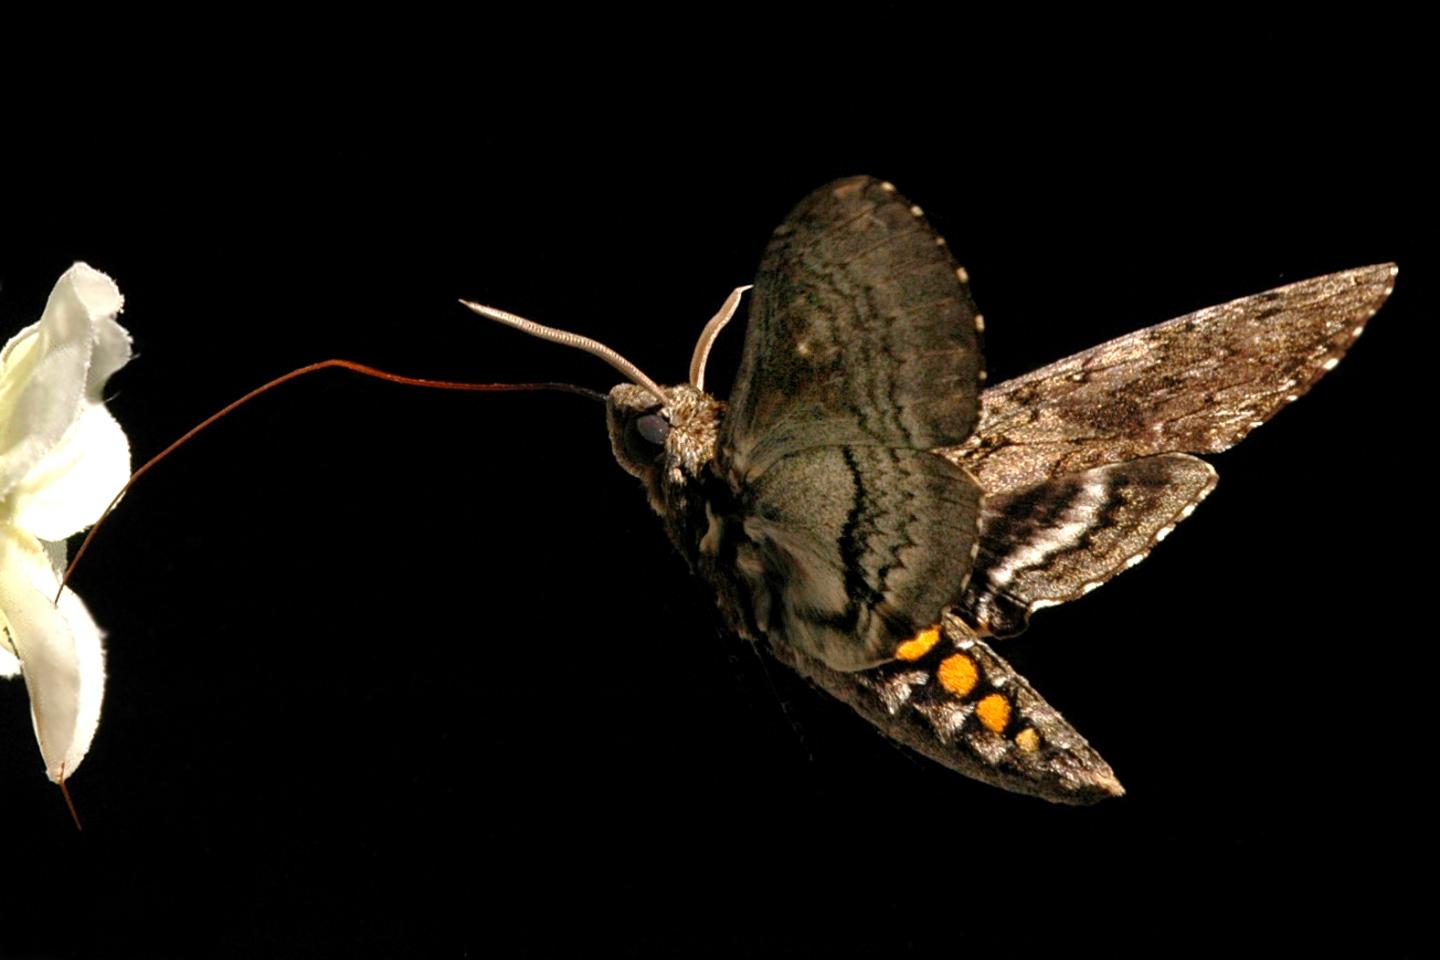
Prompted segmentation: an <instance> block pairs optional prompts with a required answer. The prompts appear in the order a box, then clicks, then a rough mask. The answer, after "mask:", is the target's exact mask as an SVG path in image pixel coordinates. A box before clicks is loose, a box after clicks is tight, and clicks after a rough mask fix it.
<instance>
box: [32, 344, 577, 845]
mask: <svg viewBox="0 0 1440 960" xmlns="http://www.w3.org/2000/svg"><path fill="white" fill-rule="evenodd" d="M332 367H335V368H339V369H341V370H349V371H351V372H353V373H359V374H362V375H364V376H367V377H374V378H375V379H377V380H388V381H389V382H391V383H401V384H404V385H406V386H409V387H429V388H431V389H434V390H465V391H470V392H475V393H519V392H525V391H531V390H554V391H557V392H559V393H573V394H576V395H577V396H581V397H589V398H590V399H591V400H598V401H599V402H600V403H604V402H605V394H603V393H600V392H599V391H598V390H591V389H590V388H589V387H579V386H576V385H575V384H573V383H461V382H457V381H454V380H426V379H423V378H421V377H405V376H401V375H400V374H398V373H390V372H389V371H388V370H381V369H379V368H378V367H371V366H367V365H366V364H363V363H356V362H355V361H354V360H321V361H320V362H319V363H311V364H307V365H306V366H303V367H299V368H297V369H295V370H291V371H290V372H289V373H283V374H281V375H280V376H278V377H276V378H275V379H274V380H271V381H269V382H268V383H263V384H261V385H260V386H258V387H256V388H255V389H254V390H251V391H250V392H249V393H247V394H245V395H244V396H242V397H240V398H239V399H238V400H232V401H230V402H229V403H227V404H226V405H225V406H223V407H221V408H220V409H219V410H217V411H215V412H214V413H212V414H210V416H208V417H206V418H205V419H204V420H201V421H200V422H199V423H197V424H196V425H195V426H193V427H191V428H190V429H189V430H187V431H185V432H184V433H183V434H181V435H180V438H179V439H178V440H175V441H174V442H172V443H171V444H170V445H169V446H168V447H166V448H165V449H164V450H161V451H160V452H159V453H157V454H155V456H153V457H151V458H150V459H149V460H146V461H145V463H143V464H142V465H141V466H140V468H139V469H138V470H136V471H135V472H134V473H132V474H130V479H129V480H126V481H125V486H123V487H121V488H120V492H118V493H116V494H115V496H114V498H113V499H111V501H110V503H109V505H108V506H107V507H106V508H105V511H104V512H103V513H101V514H100V518H99V519H98V520H96V521H95V525H94V526H92V527H91V528H90V531H89V532H88V533H86V534H85V539H84V540H82V541H80V549H78V550H76V551H75V556H74V557H73V558H72V559H71V561H70V566H68V567H66V568H65V576H63V577H61V578H60V589H58V590H56V591H55V602H56V603H59V602H60V595H61V594H62V593H64V592H65V586H66V584H68V583H69V582H70V578H71V577H72V576H74V575H75V568H76V567H77V566H79V564H80V558H81V557H83V556H85V551H86V550H88V549H89V548H90V541H91V540H94V539H95V534H97V533H99V532H100V526H101V525H102V524H103V523H104V522H105V520H106V519H107V518H108V517H109V516H110V514H111V513H112V512H113V511H114V510H115V507H116V505H117V504H119V502H120V498H121V497H123V496H125V494H126V493H128V492H129V490H130V488H131V487H133V486H135V481H137V480H139V479H140V478H141V477H143V476H145V474H147V473H149V472H150V469H151V468H152V467H154V466H155V465H156V464H158V463H159V462H160V461H161V460H164V459H165V458H166V457H168V456H170V454H172V453H174V452H175V451H176V450H178V449H179V448H180V447H182V446H184V445H185V444H186V443H188V442H189V441H190V440H191V439H193V438H194V437H195V435H196V434H197V433H199V432H200V431H201V430H204V429H205V428H206V427H208V426H210V425H211V424H212V423H214V422H215V421H216V420H219V419H220V418H222V417H224V416H226V415H228V414H230V413H234V412H235V411H236V410H238V409H239V408H240V407H243V406H244V405H245V404H247V403H249V402H250V401H251V400H254V399H255V398H256V397H258V396H260V395H261V394H262V393H268V392H270V391H271V390H274V389H275V388H276V387H278V386H280V384H282V383H287V382H289V381H291V380H294V379H295V378H296V377H303V376H305V374H307V373H314V372H315V371H317V370H329V369H331V368H332ZM61 789H64V785H63V784H62V785H61ZM67 797H68V794H67ZM77 822H78V820H77Z"/></svg>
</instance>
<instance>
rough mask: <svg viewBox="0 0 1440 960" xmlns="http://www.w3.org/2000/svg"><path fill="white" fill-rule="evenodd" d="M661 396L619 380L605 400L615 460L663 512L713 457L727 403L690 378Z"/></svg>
mask: <svg viewBox="0 0 1440 960" xmlns="http://www.w3.org/2000/svg"><path fill="white" fill-rule="evenodd" d="M665 394H666V400H665V401H664V402H662V401H660V400H659V399H658V398H656V397H655V396H654V395H653V394H651V393H650V392H649V391H647V390H646V389H645V388H644V387H640V386H637V385H635V384H632V383H622V384H620V385H619V386H617V387H615V388H614V389H613V390H611V391H610V395H609V396H608V397H606V400H605V412H606V419H607V421H608V422H609V427H610V448H611V450H612V451H613V452H614V454H615V460H616V462H617V463H619V464H620V466H621V467H622V468H623V469H624V470H625V472H626V473H628V474H630V475H631V476H633V477H638V478H639V479H640V481H641V482H642V483H644V484H645V491H646V492H647V493H648V494H649V495H650V504H651V506H653V507H654V508H655V510H656V512H658V513H661V514H664V513H665V512H667V510H668V508H669V506H670V503H671V500H672V499H673V495H674V492H675V491H676V490H677V489H678V488H680V487H683V486H684V485H685V484H687V483H688V482H690V481H692V480H695V479H696V478H698V477H699V476H700V471H701V470H703V469H704V468H705V465H706V464H708V463H709V462H710V461H711V460H713V459H714V458H715V440H716V437H717V436H718V435H719V431H720V420H721V418H722V416H723V415H724V411H725V405H724V404H723V403H721V402H720V401H719V400H716V399H715V398H714V397H712V396H710V395H709V394H707V393H705V392H704V391H702V390H698V389H696V388H695V387H693V386H691V385H690V384H679V385H677V386H673V387H669V388H667V389H666V391H665Z"/></svg>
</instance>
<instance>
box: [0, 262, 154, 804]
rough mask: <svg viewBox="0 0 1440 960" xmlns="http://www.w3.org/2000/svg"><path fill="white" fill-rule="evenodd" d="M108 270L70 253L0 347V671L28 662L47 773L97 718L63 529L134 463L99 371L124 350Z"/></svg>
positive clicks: (76, 749) (81, 750)
mask: <svg viewBox="0 0 1440 960" xmlns="http://www.w3.org/2000/svg"><path fill="white" fill-rule="evenodd" d="M121 304H122V299H121V297H120V290H119V288H117V287H116V286H115V282H114V281H113V280H111V279H110V278H109V277H107V276H105V274H103V273H100V272H99V271H98V270H94V269H92V268H91V267H89V266H87V265H85V264H83V263H77V264H75V265H74V266H73V267H71V268H70V269H69V270H67V271H65V273H64V274H63V275H62V276H61V277H60V280H59V281H58V282H57V283H56V284H55V289H54V290H53V291H51V293H50V300H49V302H48V303H47V304H46V305H45V313H44V315H43V316H42V317H41V318H40V322H39V323H36V324H33V325H32V326H29V327H26V328H25V329H24V330H21V331H20V332H19V333H18V334H16V335H15V337H14V338H13V339H11V341H10V342H9V343H7V344H6V345H5V349H4V351H3V352H0V674H4V675H6V676H14V675H15V674H16V673H23V674H24V677H25V685H26V686H27V687H28V688H29V691H30V713H31V716H32V718H33V719H34V722H35V736H36V738H37V739H38V740H39V741H40V754H41V756H42V757H43V758H44V760H45V771H46V773H48V774H49V775H50V779H51V780H55V781H57V782H58V781H60V780H61V779H63V778H67V777H69V776H70V775H72V774H73V773H74V772H75V768H76V767H78V766H79V765H80V761H81V760H82V759H83V758H84V757H85V752H86V751H87V750H88V749H89V748H90V740H91V739H92V738H93V737H94V736H95V725H96V724H97V723H98V722H99V720H100V700H101V697H102V696H103V694H104V689H105V661H104V652H103V650H102V649H101V646H100V630H99V628H98V627H96V626H95V621H94V620H92V619H91V618H90V613H89V611H87V610H86V609H85V605H84V604H83V603H81V602H80V598H79V597H77V596H75V594H74V593H72V592H71V591H70V590H69V588H66V590H65V592H64V593H63V594H62V595H61V597H60V601H59V603H58V605H57V604H56V603H55V602H54V601H55V594H56V591H57V590H58V589H59V587H60V577H61V576H62V574H63V573H64V571H65V556H66V551H65V538H66V537H69V536H71V535H72V534H74V533H77V532H79V531H80V530H81V529H83V528H85V527H87V526H89V525H90V524H92V523H94V522H95V519H96V518H97V517H99V515H100V513H101V511H103V510H104V509H105V506H106V504H108V503H109V501H110V498H111V497H113V496H114V495H115V492H116V491H117V490H119V489H120V487H121V486H122V485H124V483H125V481H126V479H127V478H128V477H129V475H130V445H129V443H128V442H127V441H126V439H125V434H124V432H123V431H122V430H121V429H120V425H119V424H118V423H116V422H115V418H114V417H112V416H111V415H110V412H109V411H108V410H106V409H105V404H104V401H103V400H102V398H101V395H100V391H101V390H102V389H103V388H104V386H105V381H106V380H107V379H109V377H110V375H111V374H112V373H114V372H115V371H116V370H119V369H120V368H121V367H122V366H124V365H125V362H126V361H127V360H129V359H130V335H129V334H128V333H126V332H125V329H124V328H123V327H121V326H120V325H119V324H118V323H116V322H115V315H116V314H117V313H119V312H120V307H121Z"/></svg>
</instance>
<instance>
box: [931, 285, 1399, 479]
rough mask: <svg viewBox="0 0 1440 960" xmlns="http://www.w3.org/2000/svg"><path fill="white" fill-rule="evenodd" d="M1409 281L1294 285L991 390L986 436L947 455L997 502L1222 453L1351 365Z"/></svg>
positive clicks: (1141, 333) (1129, 337) (985, 409)
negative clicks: (1108, 467)
mask: <svg viewBox="0 0 1440 960" xmlns="http://www.w3.org/2000/svg"><path fill="white" fill-rule="evenodd" d="M1396 272H1397V268H1396V267H1395V265H1394V264H1389V263H1385V264H1378V265H1376V266H1371V267H1360V268H1358V269H1355V270H1346V271H1343V272H1341V273H1332V274H1329V275H1328V276H1324V277H1316V278H1315V279H1313V280H1304V281H1301V282H1300V283H1292V284H1290V285H1289V286H1285V287H1279V288H1277V289H1275V290H1270V291H1268V292H1266V293H1261V294H1257V295H1256V296H1253V297H1245V298H1244V299H1241V300H1235V301H1232V302H1231V303H1226V304H1222V305H1221V306H1218V307H1208V308H1206V309H1204V310H1198V311H1196V312H1195V313H1192V314H1188V315H1186V316H1183V317H1179V318H1177V319H1175V320H1171V321H1169V322H1167V323H1162V324H1159V325H1157V326H1153V327H1149V328H1147V329H1144V330H1137V331H1136V332H1135V333H1130V334H1126V335H1125V336H1123V337H1120V338H1118V339H1116V340H1111V341H1110V342H1109V343H1104V344H1101V345H1100V346H1098V347H1094V348H1092V349H1090V350H1086V351H1084V352H1083V353H1077V354H1076V355H1075V356H1073V357H1069V358H1067V359H1065V360H1061V361H1060V362H1059V363H1052V364H1051V365H1050V366H1048V367H1042V368H1041V369H1039V370H1036V371H1034V372H1033V373H1028V374H1026V375H1024V376H1022V377H1016V378H1015V379H1014V380H1009V381H1006V382H1005V383H1002V384H999V385H997V386H994V387H991V388H990V389H988V390H986V391H985V392H984V394H983V395H982V396H981V401H980V402H981V413H980V423H979V426H978V427H977V428H976V431H975V434H974V435H973V436H972V437H970V438H969V439H968V440H967V441H966V442H965V443H964V444H962V445H960V446H958V447H956V448H954V449H950V450H946V451H944V455H945V456H946V457H947V458H948V459H950V460H952V461H954V462H955V463H957V464H959V465H961V466H963V467H965V468H966V469H968V470H969V471H970V472H971V474H972V475H974V476H975V478H976V479H977V480H978V481H979V482H980V486H981V488H982V489H983V490H984V491H985V494H986V495H987V496H991V495H994V494H998V493H1005V492H1008V491H1012V490H1018V489H1022V488H1025V487H1030V486H1033V485H1034V484H1036V483H1039V482H1041V481H1043V480H1046V479H1049V478H1053V477H1058V476H1061V475H1063V474H1071V473H1079V472H1082V471H1085V470H1089V469H1091V468H1093V467H1097V466H1101V465H1103V464H1107V463H1120V462H1123V461H1126V460H1135V459H1137V458H1140V457H1148V456H1151V455H1153V454H1157V453H1218V452H1219V451H1221V450H1225V449H1227V448H1228V447H1230V446H1232V445H1233V444H1235V443H1236V442H1238V441H1239V440H1240V439H1241V438H1242V437H1244V436H1245V435H1246V434H1247V433H1249V432H1250V431H1251V430H1253V429H1254V428H1255V427H1258V426H1259V425H1260V424H1262V423H1264V422H1265V421H1266V420H1269V419H1270V418H1271V417H1272V416H1274V415H1275V413H1276V412H1277V411H1278V410H1280V409H1281V408H1282V407H1284V406H1285V405H1286V404H1287V403H1289V402H1290V401H1292V400H1295V399H1297V398H1298V397H1299V396H1300V395H1301V394H1303V393H1304V392H1305V391H1306V390H1309V389H1310V387H1311V386H1312V385H1313V384H1314V383H1315V381H1316V380H1318V379H1320V377H1322V376H1323V375H1324V374H1325V373H1326V372H1327V371H1329V370H1330V369H1332V368H1333V367H1334V366H1335V364H1337V363H1338V362H1339V361H1340V357H1341V356H1343V355H1344V353H1345V351H1346V350H1347V349H1348V348H1349V346H1350V344H1351V343H1353V342H1354V340H1355V338H1356V337H1358V336H1359V335H1360V332H1361V331H1362V330H1363V329H1364V327H1365V323H1366V321H1368V320H1369V319H1370V318H1371V317H1372V316H1374V315H1375V311H1377V310H1379V309H1380V305H1381V304H1383V303H1384V302H1385V298H1386V297H1388V296H1389V295H1390V292H1391V290H1392V289H1393V285H1394V282H1395V274H1396Z"/></svg>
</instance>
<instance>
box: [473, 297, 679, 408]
mask: <svg viewBox="0 0 1440 960" xmlns="http://www.w3.org/2000/svg"><path fill="white" fill-rule="evenodd" d="M460 302H461V303H463V304H464V305H465V306H467V307H469V308H470V309H471V310H473V311H475V312H476V313H478V314H480V316H482V317H485V318H486V319H488V320H496V321H499V322H500V323H503V324H505V325H506V326H507V327H514V328H515V329H516V330H519V331H521V332H522V333H528V334H530V335H531V336H532V337H539V338H540V339H541V340H549V341H550V342H551V343H558V344H561V345H563V346H566V347H575V348H577V349H580V350H584V351H585V352H586V353H588V354H590V355H591V356H593V357H599V358H600V359H601V360H604V361H605V362H606V363H608V364H610V366H612V367H614V368H615V369H616V370H619V371H620V372H621V373H623V374H624V375H625V376H626V377H628V378H629V379H630V380H631V381H632V382H633V383H637V384H639V385H640V386H642V387H644V388H645V389H646V390H648V391H650V392H651V393H653V394H654V395H655V397H656V399H658V400H659V401H660V402H661V403H662V404H665V405H667V406H668V405H669V403H670V397H669V395H668V394H666V393H665V391H664V390H662V389H660V385H659V384H657V383H656V382H655V381H654V380H651V379H650V378H649V377H647V376H645V374H643V373H641V372H640V368H639V367H637V366H635V364H633V363H631V362H630V361H629V360H626V359H625V358H624V357H622V356H620V354H618V353H616V352H615V351H614V350H612V349H610V348H609V347H607V346H605V344H603V343H601V342H600V341H598V340H591V339H590V338H589V337H582V336H580V334H578V333H571V332H570V331H568V330H557V329H555V328H554V327H547V326H545V325H544V324H540V323H536V322H535V321H534V320H526V319H525V318H524V317H517V316H515V314H513V313H508V312H506V311H504V310H497V309H495V308H494V307H487V306H483V305H482V304H478V303H471V302H470V301H469V300H461V301H460Z"/></svg>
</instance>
